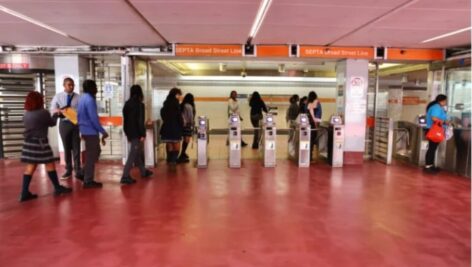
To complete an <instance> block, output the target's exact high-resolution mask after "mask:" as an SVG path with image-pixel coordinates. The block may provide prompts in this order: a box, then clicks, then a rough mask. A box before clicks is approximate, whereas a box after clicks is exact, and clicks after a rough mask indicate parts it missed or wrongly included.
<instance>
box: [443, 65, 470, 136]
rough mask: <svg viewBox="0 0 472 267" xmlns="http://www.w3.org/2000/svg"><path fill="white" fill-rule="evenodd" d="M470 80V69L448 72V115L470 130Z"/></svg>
mask: <svg viewBox="0 0 472 267" xmlns="http://www.w3.org/2000/svg"><path fill="white" fill-rule="evenodd" d="M470 79H471V78H470V67H469V68H461V69H452V70H449V71H448V72H447V88H446V93H447V96H448V115H449V116H450V117H451V118H452V119H453V120H454V121H455V122H456V123H457V124H458V125H460V126H462V127H464V128H470V113H471V84H470V82H471V81H470Z"/></svg>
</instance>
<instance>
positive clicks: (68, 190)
mask: <svg viewBox="0 0 472 267" xmlns="http://www.w3.org/2000/svg"><path fill="white" fill-rule="evenodd" d="M71 192H72V188H68V187H65V186H62V185H60V186H59V187H58V188H56V190H54V195H56V196H59V195H62V194H69V193H71Z"/></svg>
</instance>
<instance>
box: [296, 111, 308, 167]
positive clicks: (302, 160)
mask: <svg viewBox="0 0 472 267" xmlns="http://www.w3.org/2000/svg"><path fill="white" fill-rule="evenodd" d="M310 136H311V128H310V122H309V121H308V116H307V115H306V114H300V116H299V117H298V122H297V129H296V133H295V141H296V160H297V163H298V167H309V166H310Z"/></svg>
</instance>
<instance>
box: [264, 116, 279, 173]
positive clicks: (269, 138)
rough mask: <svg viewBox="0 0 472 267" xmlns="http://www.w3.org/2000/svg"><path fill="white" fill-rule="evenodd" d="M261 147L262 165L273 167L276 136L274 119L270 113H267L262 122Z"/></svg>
mask: <svg viewBox="0 0 472 267" xmlns="http://www.w3.org/2000/svg"><path fill="white" fill-rule="evenodd" d="M262 128H263V129H262V130H263V136H262V147H263V152H262V153H263V158H264V167H275V162H276V160H275V158H276V139H277V138H276V137H277V134H276V132H277V129H276V127H275V120H274V117H273V115H272V114H270V113H268V114H267V115H266V116H265V118H264V121H263V123H262Z"/></svg>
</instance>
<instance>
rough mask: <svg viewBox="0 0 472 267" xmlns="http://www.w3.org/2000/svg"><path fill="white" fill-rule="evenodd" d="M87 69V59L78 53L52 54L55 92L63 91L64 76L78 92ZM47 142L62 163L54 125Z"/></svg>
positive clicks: (57, 129)
mask: <svg viewBox="0 0 472 267" xmlns="http://www.w3.org/2000/svg"><path fill="white" fill-rule="evenodd" d="M87 70H88V62H87V59H85V58H81V57H79V56H78V55H55V56H54V76H55V86H56V93H59V92H63V91H64V87H63V86H62V84H63V81H64V78H66V77H70V78H72V79H73V80H74V83H75V89H74V92H76V93H77V94H80V92H81V91H82V83H83V81H84V80H85V79H86V76H87ZM49 140H50V141H49V143H50V145H51V148H52V150H53V152H54V155H55V156H56V157H57V156H59V157H60V159H61V165H64V164H65V162H64V147H63V146H62V140H61V137H60V135H59V128H58V127H56V128H55V130H54V131H50V132H49Z"/></svg>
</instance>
